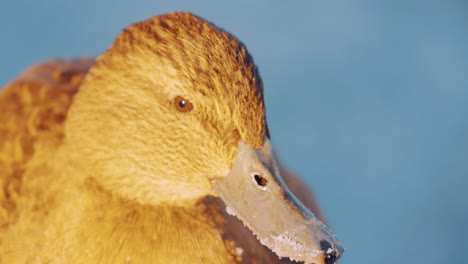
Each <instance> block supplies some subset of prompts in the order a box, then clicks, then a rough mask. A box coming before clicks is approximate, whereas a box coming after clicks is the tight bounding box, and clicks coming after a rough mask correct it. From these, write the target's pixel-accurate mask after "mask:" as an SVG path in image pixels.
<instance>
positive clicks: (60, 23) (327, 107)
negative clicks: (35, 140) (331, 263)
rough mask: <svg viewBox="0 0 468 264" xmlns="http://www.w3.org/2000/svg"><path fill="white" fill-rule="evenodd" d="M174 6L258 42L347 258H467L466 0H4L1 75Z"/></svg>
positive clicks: (298, 163)
mask: <svg viewBox="0 0 468 264" xmlns="http://www.w3.org/2000/svg"><path fill="white" fill-rule="evenodd" d="M46 3H47V4H46ZM174 10H189V11H192V12H194V13H196V14H198V15H200V16H202V17H204V18H206V19H208V20H210V21H212V22H214V23H215V24H217V25H218V26H221V27H223V28H225V29H227V30H228V31H230V32H232V33H234V34H235V35H236V36H238V38H239V39H241V40H242V41H243V42H244V43H245V44H246V45H247V47H248V48H249V50H250V52H251V53H252V54H253V56H254V58H255V60H256V63H257V64H258V65H259V67H260V72H261V74H262V76H263V80H264V83H265V87H266V103H267V111H268V121H269V125H270V131H271V133H272V138H273V141H274V143H275V145H276V148H277V150H278V153H279V154H280V156H281V158H282V160H283V161H284V163H285V164H286V165H287V167H288V168H290V169H292V170H293V171H295V172H297V173H298V174H299V175H301V177H302V178H303V179H305V180H306V181H307V183H308V185H309V186H311V187H313V189H314V190H315V192H316V195H317V197H318V199H319V202H320V204H321V207H322V208H323V210H324V211H325V214H326V216H327V218H328V219H329V221H330V222H331V225H332V226H333V229H334V230H335V231H336V233H337V234H338V235H339V237H340V238H341V240H342V241H343V243H344V244H345V246H346V248H347V251H346V253H345V255H344V257H343V260H342V261H341V263H355V264H357V263H379V264H386V263H388V264H395V263H424V264H430V263H434V264H436V263H437V264H440V263H467V260H466V256H464V254H465V253H466V252H468V228H467V225H468V195H467V187H468V73H467V70H468V4H467V2H466V1H451V0H446V1H442V0H441V1H430V0H425V1H423V0H421V1H385V2H383V1H375V0H369V1H358V0H356V1H351V0H349V1H326V0H324V1H289V2H288V3H287V4H286V2H285V1H251V2H250V1H249V2H248V1H235V2H229V3H228V2H223V3H221V2H218V1H204V2H203V5H202V4H201V2H200V3H199V4H198V5H195V4H193V3H186V2H185V1H179V2H175V1H171V3H169V1H151V0H139V1H124V0H113V1H106V2H104V1H92V0H81V1H63V0H50V1H47V2H45V1H34V0H30V1H25V0H20V1H3V2H2V3H1V4H0V33H1V35H0V86H3V85H4V84H6V83H7V82H8V81H9V80H12V79H13V78H14V77H15V76H16V75H17V74H18V73H20V72H21V71H22V70H23V69H24V68H25V67H27V66H28V65H30V64H32V63H37V62H39V61H41V60H45V59H50V58H56V57H76V56H81V55H88V56H95V55H98V54H100V53H101V52H103V51H104V50H105V49H106V48H107V47H108V46H109V45H110V44H111V43H112V41H113V39H114V37H115V36H116V34H117V33H118V32H119V31H120V30H121V29H122V28H124V27H125V26H126V25H128V24H130V23H133V22H136V21H139V20H142V19H145V18H146V17H149V16H151V15H156V14H160V13H164V12H168V11H174Z"/></svg>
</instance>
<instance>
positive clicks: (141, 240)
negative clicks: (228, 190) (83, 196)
mask: <svg viewBox="0 0 468 264" xmlns="http://www.w3.org/2000/svg"><path fill="white" fill-rule="evenodd" d="M85 189H86V190H87V196H88V197H89V198H90V199H89V200H88V201H89V202H88V206H86V207H85V209H84V212H83V214H82V215H83V218H84V219H82V225H81V226H80V232H78V233H77V237H78V240H79V241H78V244H79V245H87V248H86V249H85V251H86V252H87V253H88V254H89V255H93V254H102V252H112V254H115V256H102V257H106V258H110V257H111V258H112V259H113V260H115V262H119V261H120V260H122V259H123V260H125V259H128V258H129V257H130V258H131V259H133V260H135V263H146V262H149V261H150V262H154V263H173V262H175V263H193V262H195V263H205V261H206V259H210V260H211V258H213V256H214V257H215V259H213V263H226V260H231V261H232V260H233V259H234V257H233V256H232V254H230V253H229V250H228V249H227V248H226V245H225V243H224V242H223V240H222V237H221V236H220V231H219V230H222V227H223V224H224V219H223V218H222V216H221V213H220V210H219V209H220V208H219V207H216V206H213V205H214V204H211V205H209V204H206V203H203V202H201V203H199V204H197V205H193V206H190V207H178V206H168V205H164V206H151V205H142V204H138V203H136V202H132V201H127V200H124V199H122V198H120V197H116V196H113V195H112V194H111V193H109V192H107V191H105V190H104V189H103V188H102V187H101V186H100V185H99V184H98V183H97V182H95V181H93V180H87V181H86V182H85ZM116 249H119V250H116ZM181 252H184V254H181ZM94 257H96V256H94ZM197 260H198V261H197ZM120 262H121V261H120ZM132 263H133V262H132ZM228 263H229V261H228Z"/></svg>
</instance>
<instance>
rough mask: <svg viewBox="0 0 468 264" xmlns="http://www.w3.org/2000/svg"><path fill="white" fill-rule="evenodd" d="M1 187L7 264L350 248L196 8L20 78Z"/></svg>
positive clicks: (3, 125)
mask: <svg viewBox="0 0 468 264" xmlns="http://www.w3.org/2000/svg"><path fill="white" fill-rule="evenodd" d="M0 184H1V186H2V189H1V190H0V204H1V207H0V263H296V262H303V263H314V264H332V263H335V262H336V261H337V260H338V259H339V258H340V256H341V255H342V253H343V250H344V249H343V246H342V245H341V243H340V242H339V240H338V238H337V237H336V235H335V234H334V233H333V232H332V231H331V230H330V228H328V227H327V225H326V224H325V223H324V221H321V220H320V219H319V218H318V217H320V218H322V217H321V215H320V212H319V210H318V207H317V204H316V202H315V199H314V198H313V195H312V193H311V192H310V191H309V189H308V188H307V187H305V185H304V184H303V183H302V182H301V181H300V180H299V179H298V177H296V176H295V175H294V174H293V173H290V172H289V171H287V170H286V169H284V168H283V167H282V166H281V164H279V163H278V159H277V158H276V155H275V153H274V151H273V147H272V144H271V140H270V133H269V130H268V125H267V120H266V114H265V103H264V87H263V83H262V79H261V77H260V74H259V70H258V67H257V66H256V65H255V63H254V61H253V58H252V56H251V55H250V53H249V52H248V51H247V48H246V47H245V45H244V44H243V43H242V42H241V41H239V40H238V39H237V38H236V37H234V36H233V35H232V34H230V33H229V32H227V31H225V30H223V29H220V28H219V27H217V26H215V25H214V24H213V23H210V22H208V21H206V20H204V19H203V18H200V17H198V16H196V15H194V14H192V13H189V12H173V13H168V14H163V15H159V16H154V17H150V18H148V19H146V20H144V21H141V22H138V23H135V24H132V25H130V26H128V27H127V28H125V29H124V30H123V31H122V32H121V33H120V34H119V35H118V36H117V37H116V39H115V41H114V42H113V44H112V45H111V46H110V48H109V49H108V50H106V51H105V52H104V53H103V54H102V55H100V56H99V57H97V58H96V59H94V58H84V59H68V60H51V61H47V62H43V63H40V64H38V65H35V66H32V67H31V68H29V69H27V70H26V71H24V72H23V73H22V74H20V75H19V76H18V77H17V78H16V79H15V80H13V81H11V82H10V83H8V84H7V85H6V86H5V87H4V88H3V89H2V90H1V91H0ZM288 185H289V187H291V189H292V190H293V191H296V194H298V198H296V196H295V195H294V194H293V192H292V191H291V190H290V189H289V188H288ZM301 200H302V201H303V202H304V204H306V205H307V206H306V205H304V204H303V203H302V202H301ZM308 208H311V209H312V210H313V211H314V212H315V214H314V213H312V212H311V211H310V210H309V209H308ZM316 214H317V216H318V217H317V216H316ZM322 219H323V218H322Z"/></svg>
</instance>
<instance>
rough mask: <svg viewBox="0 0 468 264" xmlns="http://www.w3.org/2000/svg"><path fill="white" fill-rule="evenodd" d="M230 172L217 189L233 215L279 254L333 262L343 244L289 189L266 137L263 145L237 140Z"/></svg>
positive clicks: (319, 263) (317, 263) (216, 184)
mask: <svg viewBox="0 0 468 264" xmlns="http://www.w3.org/2000/svg"><path fill="white" fill-rule="evenodd" d="M238 151H239V152H238V156H237V158H236V160H235V162H234V164H233V167H232V169H231V171H230V172H229V174H228V175H227V176H226V177H225V178H224V179H222V180H215V181H214V182H213V186H214V189H215V191H216V192H217V193H218V195H219V196H220V197H221V199H222V200H223V201H224V203H225V204H226V211H227V212H228V213H229V214H232V215H235V216H236V217H237V218H239V219H240V220H241V221H242V222H243V223H244V225H246V226H247V227H248V228H249V229H250V230H251V231H252V232H253V233H254V234H255V235H256V236H257V238H258V240H259V241H260V243H262V244H263V245H264V246H266V247H268V248H269V249H271V250H272V251H273V252H275V253H276V254H277V255H278V256H279V257H288V258H289V259H291V260H293V261H303V262H306V263H313V264H332V263H335V262H336V261H337V260H338V258H339V257H340V256H341V255H342V253H343V251H344V249H343V247H342V246H341V243H340V242H339V241H338V239H337V238H336V236H335V235H334V234H333V233H332V232H331V231H330V229H329V228H328V227H327V226H326V225H325V224H323V223H322V222H321V221H320V220H319V219H317V218H316V217H315V215H314V214H313V213H312V212H310V211H309V209H307V208H306V207H305V206H304V205H302V204H301V202H299V200H297V199H296V198H295V197H294V195H293V194H292V193H291V192H290V191H289V190H288V188H287V186H286V184H285V183H284V181H283V179H282V178H281V175H280V173H279V170H278V167H277V165H276V161H275V158H274V156H273V153H272V149H271V144H270V141H269V140H266V141H265V144H264V147H263V148H262V149H254V148H252V147H251V146H250V145H248V144H246V143H244V142H243V141H241V142H240V143H239V147H238Z"/></svg>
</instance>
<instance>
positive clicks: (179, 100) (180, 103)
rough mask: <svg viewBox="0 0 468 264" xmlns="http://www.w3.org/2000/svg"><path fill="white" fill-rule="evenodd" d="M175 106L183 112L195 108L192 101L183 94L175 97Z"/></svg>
mask: <svg viewBox="0 0 468 264" xmlns="http://www.w3.org/2000/svg"><path fill="white" fill-rule="evenodd" d="M174 106H175V108H176V109H177V110H179V112H182V113H186V112H189V111H191V110H192V108H193V105H192V103H191V102H190V101H189V100H187V99H185V98H183V97H182V96H177V97H176V98H175V99H174Z"/></svg>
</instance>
